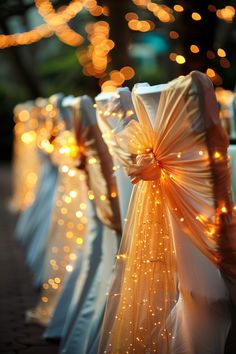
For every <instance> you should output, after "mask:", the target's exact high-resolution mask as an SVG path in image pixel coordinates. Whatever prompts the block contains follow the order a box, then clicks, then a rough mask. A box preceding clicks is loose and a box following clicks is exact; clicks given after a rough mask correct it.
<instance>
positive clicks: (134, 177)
mask: <svg viewBox="0 0 236 354" xmlns="http://www.w3.org/2000/svg"><path fill="white" fill-rule="evenodd" d="M126 171H127V174H128V176H129V177H130V181H131V183H133V184H136V183H138V182H139V181H141V180H143V181H154V180H156V179H159V178H160V176H161V165H160V162H159V161H158V160H157V158H156V156H155V154H154V153H153V152H152V151H151V152H147V153H144V154H140V155H137V156H136V163H134V164H132V165H131V166H129V167H127V168H126Z"/></svg>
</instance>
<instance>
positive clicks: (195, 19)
mask: <svg viewBox="0 0 236 354" xmlns="http://www.w3.org/2000/svg"><path fill="white" fill-rule="evenodd" d="M192 19H193V20H194V21H200V20H201V19H202V17H201V15H200V14H199V13H198V12H193V13H192Z"/></svg>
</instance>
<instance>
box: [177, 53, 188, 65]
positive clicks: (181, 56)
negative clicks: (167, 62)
mask: <svg viewBox="0 0 236 354" xmlns="http://www.w3.org/2000/svg"><path fill="white" fill-rule="evenodd" d="M175 61H176V63H178V64H184V63H185V62H186V60H185V57H184V56H183V55H177V56H176V58H175Z"/></svg>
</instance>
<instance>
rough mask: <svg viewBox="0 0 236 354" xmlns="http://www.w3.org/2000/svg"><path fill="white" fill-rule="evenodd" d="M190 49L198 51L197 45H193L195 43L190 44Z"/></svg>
mask: <svg viewBox="0 0 236 354" xmlns="http://www.w3.org/2000/svg"><path fill="white" fill-rule="evenodd" d="M190 50H191V52H192V53H199V47H198V46H197V45H195V44H192V45H191V46H190Z"/></svg>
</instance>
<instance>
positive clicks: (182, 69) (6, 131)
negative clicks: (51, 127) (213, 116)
mask: <svg viewBox="0 0 236 354" xmlns="http://www.w3.org/2000/svg"><path fill="white" fill-rule="evenodd" d="M51 2H52V3H53V5H54V8H55V9H58V8H59V7H60V6H63V5H68V3H69V2H70V1H60V0H58V1H56V0H55V1H51ZM152 2H153V3H156V4H159V5H161V6H164V5H166V6H168V9H170V10H171V12H170V13H171V14H172V16H173V19H172V21H169V22H163V21H161V20H160V19H159V18H158V17H156V16H155V15H153V13H152V12H151V11H149V10H148V9H147V7H146V6H145V4H146V5H147V3H148V1H145V0H133V1H132V0H104V1H97V5H99V6H106V7H107V8H108V11H109V16H104V15H100V16H93V15H92V14H91V13H90V11H88V10H86V9H85V10H83V11H81V12H80V13H79V14H78V15H77V16H76V17H74V18H73V19H72V20H71V21H70V23H69V25H70V27H71V28H73V29H74V30H75V31H76V32H78V33H80V34H82V35H83V36H84V38H85V41H84V43H83V44H82V45H81V46H79V47H73V46H69V45H67V44H65V43H63V42H61V41H60V40H59V39H58V38H57V36H55V35H53V36H51V37H49V38H46V39H42V40H40V41H39V42H37V43H34V44H31V45H22V46H12V47H9V48H5V49H0V122H1V124H0V160H1V161H9V160H10V159H11V156H12V140H13V126H14V122H13V114H12V111H13V108H14V106H15V105H16V104H17V103H19V102H24V101H26V100H29V99H34V98H36V97H37V96H43V97H47V96H49V95H51V94H53V93H56V92H64V93H65V94H74V95H80V94H85V93H86V94H89V95H90V96H94V95H96V94H97V93H98V92H99V91H100V86H99V83H101V81H100V80H99V78H97V77H93V76H86V75H84V73H83V67H82V66H81V64H80V62H79V60H78V56H79V54H80V53H81V51H83V50H87V48H88V45H89V39H88V37H87V33H86V30H85V26H86V25H87V24H89V23H91V22H96V21H106V22H108V23H109V25H110V35H109V38H110V39H112V40H113V41H114V43H115V47H114V49H113V50H111V52H110V53H109V64H108V67H107V73H108V72H109V71H111V70H114V69H118V70H119V69H120V68H122V67H123V66H126V65H129V66H131V67H133V68H134V70H135V73H136V74H135V76H134V77H133V78H132V79H131V80H129V81H126V82H125V83H124V85H126V86H129V87H130V88H132V86H133V84H134V83H135V82H142V81H148V82H149V83H150V84H158V83H163V82H165V81H168V80H170V79H173V78H174V77H176V76H178V75H180V74H187V73H188V72H190V71H191V70H200V71H203V72H207V69H209V68H210V69H213V70H214V71H215V73H216V75H215V77H213V78H212V80H213V82H214V84H215V85H216V86H222V87H224V88H226V89H230V90H233V89H234V87H235V82H236V25H235V23H236V21H235V19H236V16H235V15H234V16H232V18H231V19H227V18H225V19H224V18H219V16H218V15H217V14H218V12H217V10H220V9H223V8H225V6H232V7H234V8H235V5H236V2H235V1H232V0H227V1H207V0H206V1H205V0H198V1H197V0H195V1H194V0H191V1H190V0H186V1H181V0H179V1H152ZM140 4H141V5H142V4H143V5H144V6H139V5H140ZM176 4H179V5H181V6H183V8H184V11H182V12H177V11H175V10H174V5H176ZM209 5H210V6H209ZM129 12H134V13H135V14H137V16H138V18H139V20H146V21H152V30H151V31H149V32H140V31H134V30H131V29H130V28H129V27H128V21H127V19H126V18H125V16H126V15H127V13H129ZM193 12H197V13H199V14H200V15H201V20H200V21H194V20H193V19H192V13H193ZM41 23H43V19H42V17H41V16H40V15H39V14H38V12H37V9H36V7H35V4H34V1H32V0H7V1H3V0H1V1H0V34H11V33H16V32H23V31H28V30H30V29H32V28H33V27H35V26H36V25H39V24H41ZM171 31H172V32H173V31H175V32H177V33H178V38H175V39H174V38H171V35H170V32H171ZM192 44H195V45H197V46H198V47H199V53H192V52H191V50H190V46H191V45H192ZM218 48H223V49H224V50H225V52H226V57H225V58H222V57H219V55H218V54H217V49H218ZM171 53H177V54H181V55H183V56H184V57H185V60H186V62H185V63H184V64H182V65H181V64H178V63H177V62H176V61H172V60H171V59H170V56H171Z"/></svg>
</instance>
